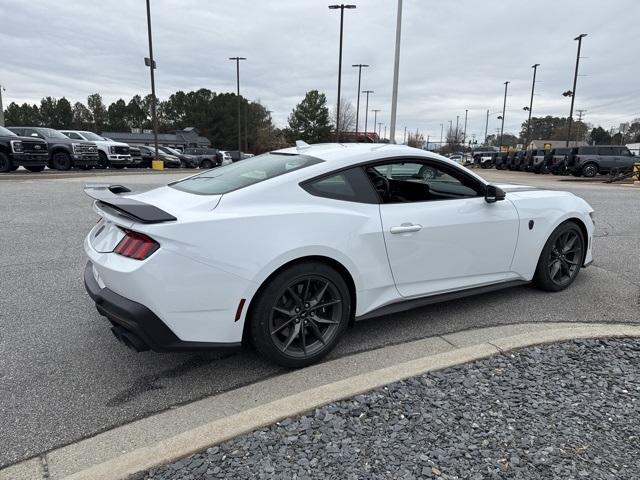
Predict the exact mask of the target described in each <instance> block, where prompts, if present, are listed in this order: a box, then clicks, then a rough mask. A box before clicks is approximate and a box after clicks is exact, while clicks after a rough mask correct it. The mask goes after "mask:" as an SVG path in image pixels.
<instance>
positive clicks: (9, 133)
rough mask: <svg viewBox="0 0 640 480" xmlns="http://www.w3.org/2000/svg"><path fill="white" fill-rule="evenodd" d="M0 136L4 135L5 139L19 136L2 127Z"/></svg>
mask: <svg viewBox="0 0 640 480" xmlns="http://www.w3.org/2000/svg"><path fill="white" fill-rule="evenodd" d="M0 135H2V136H3V137H17V136H18V135H16V134H15V133H13V132H12V131H11V130H7V129H6V128H4V127H0Z"/></svg>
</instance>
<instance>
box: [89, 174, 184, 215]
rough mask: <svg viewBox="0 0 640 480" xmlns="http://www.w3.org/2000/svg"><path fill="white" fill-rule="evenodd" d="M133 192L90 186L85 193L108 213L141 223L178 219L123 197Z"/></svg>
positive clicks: (103, 186) (117, 186) (121, 186)
mask: <svg viewBox="0 0 640 480" xmlns="http://www.w3.org/2000/svg"><path fill="white" fill-rule="evenodd" d="M130 192H131V190H130V189H128V188H127V187H125V186H123V185H108V184H88V185H85V187H84V193H86V194H87V195H88V196H90V197H91V198H93V199H94V200H95V201H96V205H97V206H98V207H99V208H100V209H101V210H104V211H106V212H108V213H112V214H116V215H119V216H122V217H126V218H128V219H130V220H133V221H135V222H139V223H162V222H173V221H176V220H177V218H176V217H174V216H173V215H171V214H170V213H167V212H165V211H164V210H162V209H160V208H158V207H156V206H154V205H149V204H148V203H144V202H141V201H139V200H135V199H133V198H131V197H127V196H126V195H123V194H125V193H130Z"/></svg>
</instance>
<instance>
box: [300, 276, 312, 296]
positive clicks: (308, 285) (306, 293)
mask: <svg viewBox="0 0 640 480" xmlns="http://www.w3.org/2000/svg"><path fill="white" fill-rule="evenodd" d="M310 289H311V279H310V278H307V283H306V284H305V286H304V290H303V291H302V300H304V301H305V302H306V301H308V300H309V293H310Z"/></svg>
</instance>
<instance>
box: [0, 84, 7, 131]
mask: <svg viewBox="0 0 640 480" xmlns="http://www.w3.org/2000/svg"><path fill="white" fill-rule="evenodd" d="M3 90H5V88H4V87H3V86H2V85H0V127H4V107H3V106H2V91H3ZM5 91H6V90H5Z"/></svg>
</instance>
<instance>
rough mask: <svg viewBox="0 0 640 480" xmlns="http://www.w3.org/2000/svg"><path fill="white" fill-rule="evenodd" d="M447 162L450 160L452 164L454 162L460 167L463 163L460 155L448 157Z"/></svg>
mask: <svg viewBox="0 0 640 480" xmlns="http://www.w3.org/2000/svg"><path fill="white" fill-rule="evenodd" d="M449 160H451V161H452V162H456V163H458V164H460V165H462V164H463V163H464V157H463V156H462V155H451V156H450V157H449Z"/></svg>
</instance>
